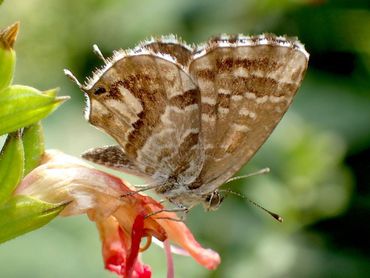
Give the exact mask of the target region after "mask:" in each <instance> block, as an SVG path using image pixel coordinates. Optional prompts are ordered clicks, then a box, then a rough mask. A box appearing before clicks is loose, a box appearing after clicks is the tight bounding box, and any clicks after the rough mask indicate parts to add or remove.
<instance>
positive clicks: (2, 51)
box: [0, 2, 19, 91]
mask: <svg viewBox="0 0 370 278" xmlns="http://www.w3.org/2000/svg"><path fill="white" fill-rule="evenodd" d="M0 4H1V2H0ZM18 30H19V23H18V22H16V23H14V24H13V25H11V26H9V27H7V28H5V29H3V30H0V91H2V90H3V89H5V88H6V87H8V86H9V85H10V84H11V82H12V80H13V74H14V68H15V60H16V58H15V51H14V49H13V46H14V43H15V40H16V38H17V34H18Z"/></svg>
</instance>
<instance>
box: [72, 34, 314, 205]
mask: <svg viewBox="0 0 370 278" xmlns="http://www.w3.org/2000/svg"><path fill="white" fill-rule="evenodd" d="M96 51H97V52H99V51H98V50H96ZM99 54H100V56H101V58H102V59H103V60H104V62H105V65H104V67H103V68H102V69H100V70H98V71H97V72H95V73H94V75H93V77H92V78H90V79H89V80H88V81H87V82H86V83H85V84H84V85H81V84H80V83H79V82H78V81H77V79H76V78H75V77H74V76H73V75H72V73H70V72H69V71H66V74H67V75H68V76H69V77H70V78H72V79H73V80H74V82H76V83H77V84H78V85H79V87H80V89H81V90H82V91H83V92H84V93H86V95H87V97H88V101H89V107H88V109H87V113H86V115H87V118H88V120H89V122H90V123H91V124H92V125H94V126H96V127H98V128H99V129H102V130H103V131H105V132H106V133H108V134H109V135H110V136H112V137H113V138H114V139H115V140H116V141H117V142H118V144H119V145H117V146H108V147H102V148H95V149H92V150H90V151H88V152H86V153H85V154H84V155H83V157H84V158H86V159H88V160H90V161H93V162H95V163H98V164H101V165H105V166H107V167H111V168H114V169H118V170H121V171H124V172H127V173H130V174H134V175H138V176H141V177H144V178H146V179H148V180H150V184H151V186H150V187H148V188H154V189H155V191H156V193H158V194H160V195H162V196H164V197H165V198H167V199H168V200H169V201H170V202H172V203H174V204H175V205H177V206H178V207H183V208H190V207H192V206H194V205H196V204H198V203H203V205H204V206H205V208H207V209H215V208H217V207H218V206H219V205H220V203H221V201H222V199H223V197H222V196H221V195H220V193H219V192H218V188H219V187H220V186H221V185H222V184H223V183H225V182H226V181H227V180H228V179H230V177H232V176H233V175H234V174H235V172H236V171H238V170H239V169H240V168H241V167H242V166H243V165H244V164H245V163H246V162H247V161H249V160H250V159H251V158H252V157H253V155H254V154H255V153H256V151H257V150H258V149H259V148H260V147H261V145H262V144H263V143H264V142H265V140H266V139H267V138H268V136H269V135H270V134H271V132H272V130H273V129H274V128H275V126H276V125H277V123H278V122H279V121H280V119H281V118H282V116H283V115H284V113H285V112H286V111H287V109H288V107H289V105H290V103H291V102H292V99H293V97H294V95H295V93H296V92H297V90H298V88H299V86H300V84H301V82H302V79H303V76H304V73H305V71H306V69H307V63H308V58H309V54H308V53H307V52H306V50H305V49H304V46H303V45H302V44H301V43H300V42H299V41H298V40H296V39H292V38H286V37H278V36H275V35H272V34H263V35H258V36H243V35H237V36H228V35H221V36H218V37H215V38H212V39H210V40H209V41H208V42H206V43H204V44H203V45H200V46H197V47H191V46H189V45H186V44H185V43H183V42H181V41H179V40H178V39H177V38H176V37H174V36H166V37H161V38H159V39H151V40H149V41H145V42H143V43H141V44H140V45H139V46H137V47H136V48H134V49H133V50H126V51H123V50H120V51H117V52H114V55H113V57H112V58H109V59H105V58H104V57H103V56H102V55H101V53H100V52H99Z"/></svg>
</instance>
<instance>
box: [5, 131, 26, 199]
mask: <svg viewBox="0 0 370 278" xmlns="http://www.w3.org/2000/svg"><path fill="white" fill-rule="evenodd" d="M23 169H24V152H23V143H22V139H21V136H20V131H16V132H14V133H11V134H9V135H8V138H7V139H6V142H5V144H4V147H3V149H2V150H1V153H0V204H2V203H3V202H5V201H6V200H7V199H9V198H10V196H11V194H12V193H13V191H14V189H15V188H16V187H17V185H18V183H19V182H20V181H21V179H22V177H23Z"/></svg>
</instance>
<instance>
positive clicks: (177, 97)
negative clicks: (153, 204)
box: [88, 53, 204, 182]
mask: <svg viewBox="0 0 370 278" xmlns="http://www.w3.org/2000/svg"><path fill="white" fill-rule="evenodd" d="M100 88H104V91H106V92H105V93H100V92H101V90H100ZM96 92H99V94H96ZM88 95H89V98H90V104H91V105H90V106H91V107H90V114H89V120H90V122H91V123H92V124H93V125H96V126H98V127H99V128H101V129H103V130H104V131H105V132H107V133H108V134H110V135H111V136H112V137H113V138H114V139H115V140H116V141H117V142H118V143H119V144H120V146H121V147H122V149H123V152H124V153H125V154H126V156H127V158H128V159H129V160H131V161H132V162H133V164H135V165H137V167H138V168H139V169H140V170H141V171H142V172H143V173H145V174H147V175H150V176H153V177H154V178H156V179H157V180H160V179H164V180H165V179H168V178H169V177H170V176H175V177H176V179H178V180H183V181H189V182H191V181H192V180H193V179H194V178H193V176H194V172H196V171H198V172H199V170H200V168H201V165H202V162H203V157H204V156H203V153H202V152H203V149H202V148H201V142H200V140H199V133H200V129H199V127H200V117H199V115H200V110H199V109H200V106H199V103H200V93H199V90H198V88H197V86H196V85H195V84H194V83H193V81H192V80H191V78H190V77H189V75H188V74H187V73H186V72H185V71H184V70H183V69H182V68H181V66H180V65H179V64H177V63H176V62H175V61H171V60H168V59H165V58H164V57H160V56H158V55H156V54H155V53H151V54H150V55H148V54H141V55H131V56H126V57H123V58H122V59H119V60H118V61H117V62H116V63H115V64H114V65H113V66H112V67H111V68H109V69H108V70H107V71H105V72H104V74H103V75H102V76H101V77H100V78H99V80H98V81H97V82H96V83H95V84H94V85H93V86H92V88H91V89H90V90H89V91H88Z"/></svg>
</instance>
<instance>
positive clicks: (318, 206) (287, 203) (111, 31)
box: [0, 0, 370, 278]
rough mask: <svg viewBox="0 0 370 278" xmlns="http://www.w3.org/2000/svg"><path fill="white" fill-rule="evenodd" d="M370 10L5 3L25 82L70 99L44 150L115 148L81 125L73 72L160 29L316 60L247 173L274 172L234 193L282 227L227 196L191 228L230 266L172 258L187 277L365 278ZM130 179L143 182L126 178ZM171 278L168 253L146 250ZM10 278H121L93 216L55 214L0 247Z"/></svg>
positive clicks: (301, 0)
mask: <svg viewBox="0 0 370 278" xmlns="http://www.w3.org/2000/svg"><path fill="white" fill-rule="evenodd" d="M369 3H370V2H369V1H367V0H364V1H360V0H352V1H347V0H337V1H325V0H283V1H278V0H251V1H242V0H234V1H225V0H202V1H201V0H186V1H185V0H177V1H173V0H156V1H144V0H135V1H128V0H126V1H125V0H106V1H101V0H90V1H87V0H80V1H75V0H64V1H59V0H48V1H42V0H27V1H24V0H11V1H10V0H5V1H4V3H3V4H2V5H1V6H0V26H2V27H4V26H7V25H10V24H11V23H13V22H14V21H16V20H19V21H20V22H21V31H20V35H19V38H18V41H17V44H16V50H17V55H18V60H17V68H16V76H15V81H16V83H20V84H27V85H31V86H34V87H36V88H39V89H42V90H44V89H49V88H53V87H60V95H70V96H71V100H70V101H68V102H67V103H65V104H64V105H63V106H62V107H61V108H59V109H58V110H57V111H56V112H55V113H54V114H53V115H52V116H50V117H49V118H47V119H46V120H45V121H44V127H45V133H46V143H47V147H48V148H57V149H60V150H62V151H64V152H66V153H69V154H73V155H79V154H80V153H81V152H83V151H84V150H86V149H88V148H91V147H95V146H101V145H104V144H110V143H111V142H112V141H111V139H110V138H108V136H106V135H105V134H103V133H101V132H99V131H97V130H96V129H95V128H93V127H91V126H90V125H89V124H88V123H87V122H86V121H85V120H84V117H83V110H84V105H85V104H84V97H83V95H82V94H81V93H80V92H79V90H78V89H77V88H76V86H74V84H72V83H71V82H70V81H69V80H68V79H67V78H66V77H65V76H64V75H63V71H62V70H63V68H69V69H71V70H72V71H73V72H74V73H75V74H76V75H77V76H78V78H79V79H82V80H83V78H85V76H87V75H89V74H90V72H91V71H92V70H93V69H94V68H95V67H96V66H100V65H101V62H100V61H99V59H98V58H97V57H95V56H94V55H93V53H92V51H91V50H92V48H91V46H92V45H93V44H94V43H97V44H98V45H99V46H100V48H101V49H102V51H103V53H104V54H105V55H110V53H111V52H112V51H113V50H114V49H117V48H130V47H134V46H135V45H136V44H137V43H138V42H139V41H141V40H143V39H145V38H147V37H150V36H155V35H161V34H169V33H175V34H178V35H179V36H181V37H183V39H185V40H186V41H188V42H190V43H193V42H194V43H199V42H202V41H204V40H206V39H207V38H208V37H209V36H211V35H215V34H219V33H223V32H225V33H244V34H257V33H261V32H274V33H277V34H288V35H290V36H298V37H299V38H300V40H301V41H302V42H303V43H304V44H305V45H306V48H307V50H308V51H309V52H310V54H311V59H310V63H309V69H308V72H307V75H306V78H305V80H304V82H303V85H302V87H301V89H300V90H299V93H298V95H297V97H296V99H295V102H294V103H293V105H292V107H291V109H290V110H289V111H288V113H287V114H286V116H285V117H284V119H283V120H282V122H281V123H280V125H279V126H278V128H277V129H276V130H275V131H274V133H273V134H272V136H271V137H270V139H269V140H268V141H267V142H266V144H265V145H264V146H263V147H262V148H261V150H260V151H259V152H258V154H257V155H256V156H255V158H254V159H253V160H252V161H251V162H250V163H249V164H248V165H247V166H245V167H244V168H243V169H242V170H241V173H249V172H252V171H255V170H258V169H260V168H263V167H270V168H271V173H270V174H268V175H265V176H257V177H253V178H249V179H245V180H240V181H236V182H233V183H231V184H228V185H226V186H224V188H228V189H231V190H233V191H236V192H239V193H242V194H245V195H246V196H248V197H249V198H251V199H252V200H255V201H257V202H259V203H261V204H262V205H263V206H265V207H267V208H269V209H271V210H273V211H275V212H278V213H280V214H281V215H283V216H284V218H285V222H284V223H283V224H280V223H277V222H276V221H274V220H273V219H272V218H270V217H269V216H268V215H267V214H264V213H263V212H262V210H259V209H257V208H256V207H253V206H251V205H250V204H248V202H246V201H245V200H244V199H243V198H240V197H238V196H233V195H230V196H228V198H227V199H226V200H225V201H224V203H223V205H222V207H221V208H220V209H219V210H218V211H216V212H210V213H206V212H204V211H203V209H202V208H201V207H199V208H196V209H194V210H192V211H191V213H190V214H189V216H188V218H187V223H188V225H189V226H190V228H191V229H192V231H193V232H194V234H195V236H196V237H197V239H198V240H199V241H200V242H201V243H202V245H204V246H207V247H210V248H212V249H214V250H216V251H218V252H219V253H220V254H221V256H222V264H221V265H220V267H219V268H218V269H217V270H216V271H212V272H211V271H207V270H205V269H203V268H202V267H201V266H199V265H197V264H196V263H195V262H194V261H193V260H192V259H191V258H187V257H179V256H175V267H176V274H177V277H369V275H370V274H369V273H370V240H369V235H370V223H369V221H370V187H369V185H370V9H369V8H370V4H369ZM128 178H129V179H130V180H131V181H133V182H137V180H135V179H132V178H131V177H128ZM144 261H145V262H146V263H148V264H150V265H151V266H152V267H153V272H154V277H165V271H166V265H165V256H164V252H163V251H162V250H161V249H160V248H159V247H156V246H154V245H153V246H152V247H151V248H150V251H148V252H146V253H145V254H144ZM0 277H4V278H13V277H14V278H15V277H89V278H93V277H114V275H112V274H110V273H109V272H107V271H105V270H104V269H103V263H102V260H101V254H100V242H99V239H98V235H97V231H96V229H95V226H94V224H93V223H91V222H89V221H88V220H87V218H86V217H74V218H67V219H62V218H58V219H56V220H54V221H53V222H52V223H51V224H49V225H47V226H46V227H44V228H42V229H40V230H37V231H34V232H32V233H30V234H27V235H25V236H23V237H20V238H17V239H15V240H12V241H10V242H7V243H5V244H2V245H1V246H0Z"/></svg>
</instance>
